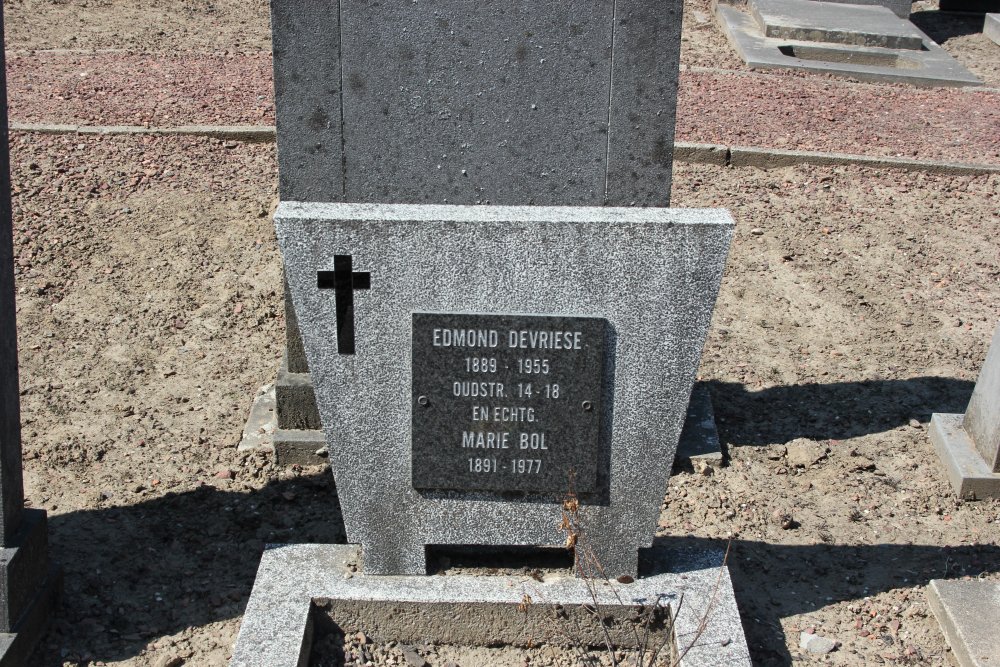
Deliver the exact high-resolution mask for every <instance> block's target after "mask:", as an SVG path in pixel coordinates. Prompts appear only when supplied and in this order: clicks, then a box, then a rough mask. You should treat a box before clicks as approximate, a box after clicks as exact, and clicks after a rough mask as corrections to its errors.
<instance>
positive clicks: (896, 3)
mask: <svg viewBox="0 0 1000 667" xmlns="http://www.w3.org/2000/svg"><path fill="white" fill-rule="evenodd" d="M828 1H829V2H834V3H837V4H842V5H862V6H873V5H874V6H878V7H885V8H886V9H888V10H889V11H891V12H892V13H893V14H895V15H896V16H898V17H899V18H901V19H905V18H908V17H909V16H910V10H911V9H912V7H913V0H828Z"/></svg>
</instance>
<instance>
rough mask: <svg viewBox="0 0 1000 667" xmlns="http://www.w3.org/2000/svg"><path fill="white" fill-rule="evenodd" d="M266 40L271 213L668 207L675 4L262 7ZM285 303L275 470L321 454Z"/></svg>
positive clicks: (594, 1)
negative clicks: (276, 208) (282, 204)
mask: <svg viewBox="0 0 1000 667" xmlns="http://www.w3.org/2000/svg"><path fill="white" fill-rule="evenodd" d="M271 25H272V34H273V45H274V83H275V106H276V116H277V131H278V162H279V193H280V198H281V200H282V201H313V202H336V201H346V202H380V203H411V204H419V203H451V204H483V203H490V204H507V205H521V204H526V205H579V206H601V205H612V206H633V205H639V206H668V205H669V198H670V182H671V170H672V155H673V136H674V118H675V110H676V95H677V92H676V91H677V76H678V63H679V52H680V27H681V2H680V1H679V0H668V1H667V2H650V1H649V0H625V1H621V2H617V3H611V2H602V1H598V0H569V1H566V2H559V3H543V4H540V3H536V2H529V1H527V0H516V1H514V2H509V3H505V4H504V5H503V6H502V8H501V7H500V6H497V5H490V4H488V3H470V2H467V1H465V0H447V1H439V2H433V3H396V4H391V3H390V4H386V3H377V2H367V1H363V0H344V1H343V2H332V1H331V0H315V1H314V0H273V1H272V3H271ZM286 293H287V290H286ZM285 305H286V308H285V316H286V354H285V358H284V361H283V364H282V368H281V369H280V370H279V373H278V378H277V380H276V382H275V394H276V412H277V416H278V429H279V430H278V431H277V432H276V433H275V438H274V441H275V447H276V449H277V451H278V455H279V459H284V460H286V461H289V462H291V461H303V460H308V459H310V458H311V457H312V454H313V452H315V451H316V450H317V449H320V448H322V447H323V442H324V441H323V434H322V432H321V431H320V430H319V429H320V423H319V413H318V411H317V409H316V403H315V397H314V393H313V385H312V380H311V378H310V376H309V366H308V363H307V361H306V357H305V353H304V350H303V348H302V341H301V338H300V336H299V333H298V326H297V323H296V313H295V311H294V308H293V307H292V304H291V300H290V299H287V298H286V304H285Z"/></svg>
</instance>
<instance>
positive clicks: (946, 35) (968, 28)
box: [910, 11, 983, 44]
mask: <svg viewBox="0 0 1000 667" xmlns="http://www.w3.org/2000/svg"><path fill="white" fill-rule="evenodd" d="M910 22H911V23H913V25H915V26H917V27H918V28H920V29H921V30H923V31H924V32H925V33H927V36H928V37H930V38H931V39H933V40H934V41H935V42H937V43H938V44H944V43H945V42H947V41H948V40H949V39H952V38H953V37H964V36H966V35H976V34H978V33H981V32H982V31H983V14H951V13H948V12H939V11H926V12H913V13H912V14H910Z"/></svg>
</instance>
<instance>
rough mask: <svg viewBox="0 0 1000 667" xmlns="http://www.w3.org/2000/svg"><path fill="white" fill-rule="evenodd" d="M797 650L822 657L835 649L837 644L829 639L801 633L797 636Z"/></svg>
mask: <svg viewBox="0 0 1000 667" xmlns="http://www.w3.org/2000/svg"><path fill="white" fill-rule="evenodd" d="M799 648H801V649H802V650H803V651H807V652H809V653H813V654H816V655H823V654H825V653H829V652H830V651H833V650H834V649H835V648H837V642H835V641H834V640H832V639H830V638H829V637H823V636H821V635H814V634H810V633H808V632H802V633H800V634H799Z"/></svg>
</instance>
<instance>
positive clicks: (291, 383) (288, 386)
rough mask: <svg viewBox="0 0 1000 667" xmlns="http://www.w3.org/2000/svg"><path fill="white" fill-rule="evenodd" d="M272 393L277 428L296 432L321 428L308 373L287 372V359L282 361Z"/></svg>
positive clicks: (314, 394)
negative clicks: (276, 415)
mask: <svg viewBox="0 0 1000 667" xmlns="http://www.w3.org/2000/svg"><path fill="white" fill-rule="evenodd" d="M274 393H275V396H274V398H275V402H276V409H277V413H278V428H281V429H287V430H296V431H301V430H306V431H308V430H316V429H321V428H322V424H321V422H320V419H319V408H317V407H316V393H315V391H314V389H313V385H312V377H311V376H310V374H309V373H308V372H305V373H301V372H300V373H293V372H291V371H289V370H288V361H287V358H285V359H282V361H281V366H280V367H279V368H278V376H277V378H276V379H275V381H274Z"/></svg>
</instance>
